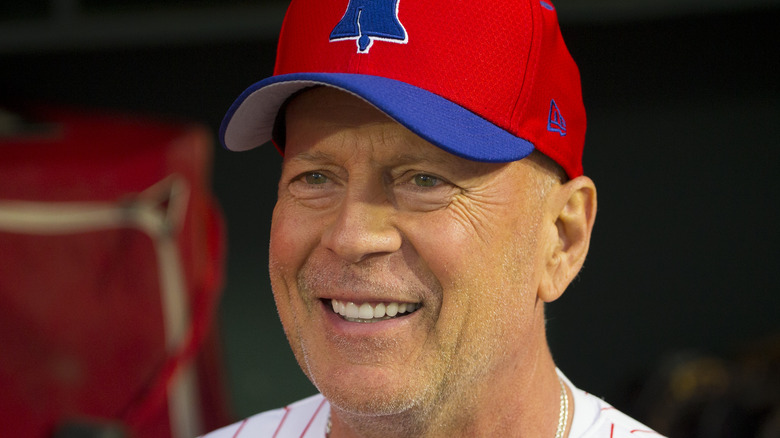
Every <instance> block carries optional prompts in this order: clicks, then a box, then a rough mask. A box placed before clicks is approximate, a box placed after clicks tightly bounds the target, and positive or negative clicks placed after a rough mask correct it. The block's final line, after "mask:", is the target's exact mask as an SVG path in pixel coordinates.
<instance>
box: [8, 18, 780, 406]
mask: <svg viewBox="0 0 780 438" xmlns="http://www.w3.org/2000/svg"><path fill="white" fill-rule="evenodd" d="M779 24H780V9H778V8H777V7H774V8H772V7H766V8H764V9H752V10H749V11H741V12H733V13H728V12H719V13H709V14H689V15H680V16H675V17H672V18H655V19H644V20H640V19H637V20H628V21H607V22H598V21H596V22H589V21H573V22H567V21H566V20H563V33H564V36H565V38H566V40H567V43H568V45H569V48H570V50H571V52H572V53H573V55H574V57H575V59H576V60H577V61H578V63H579V65H580V70H581V73H582V78H583V89H584V94H585V102H586V107H587V109H588V119H589V120H588V121H589V129H588V135H587V143H586V151H585V171H586V174H587V175H589V176H590V177H591V178H593V179H594V180H595V181H596V184H597V187H598V190H599V213H598V218H597V221H596V228H595V235H594V238H593V242H592V244H591V250H590V256H589V258H588V260H587V262H586V264H585V268H584V270H583V272H582V273H581V274H580V277H579V278H578V279H577V280H576V281H575V282H574V284H573V285H572V286H571V287H570V289H569V290H568V291H567V293H566V294H565V295H564V296H563V298H562V299H561V300H559V301H558V302H556V303H554V304H552V305H550V306H549V307H548V332H549V337H550V341H551V345H552V349H553V352H554V356H555V358H556V360H557V362H558V364H559V366H560V367H561V368H562V369H563V370H564V372H566V373H567V375H568V376H569V377H570V378H571V379H572V380H573V381H574V382H575V383H576V384H577V385H578V386H580V387H581V388H583V389H586V390H587V391H589V392H592V393H595V394H599V395H601V396H604V397H605V398H606V399H607V400H608V401H611V402H613V403H614V404H616V405H618V407H620V408H623V409H624V410H626V411H629V412H635V413H636V414H637V415H639V416H640V417H642V416H644V417H652V416H653V414H652V412H651V411H652V409H651V408H649V407H648V406H650V405H653V402H652V400H651V401H648V397H650V398H651V399H652V394H653V393H652V391H649V390H648V388H647V387H648V385H647V382H657V380H653V379H658V376H659V373H660V371H659V370H663V369H666V368H664V367H668V365H669V363H670V361H672V362H673V361H674V360H679V358H680V357H691V356H714V357H719V358H731V357H734V356H735V355H738V354H740V352H742V351H743V350H744V349H745V348H749V347H750V346H751V345H754V344H755V343H757V342H761V341H769V342H771V339H774V338H775V337H776V336H778V335H780V290H779V287H778V284H780V269H778V265H780V263H779V262H780V251H778V246H780V239H779V238H778V235H779V234H780V233H778V231H777V228H776V221H777V218H778V217H780V203H779V202H778V195H777V188H778V186H779V185H778V182H777V176H776V174H775V173H774V172H775V170H776V169H777V167H778V164H780V152H779V150H780V140H778V139H780V90H779V86H778V81H777V78H778V74H779V73H780V57H778V56H777V47H778V42H779V41H778V38H777V28H778V25H779ZM274 51H275V41H274V39H273V38H271V37H269V38H262V37H234V38H213V39H209V38H204V39H200V40H195V41H184V42H175V41H168V42H164V43H154V42H147V43H143V44H113V45H108V46H105V47H104V46H97V47H84V48H79V47H74V48H69V49H42V50H37V49H29V50H20V51H13V50H6V51H4V52H0V66H2V68H0V97H1V98H0V104H4V103H15V104H19V103H27V102H45V103H58V104H65V105H68V106H75V107H88V108H93V109H94V108H98V109H100V108H103V109H106V110H110V111H116V110H119V111H123V112H140V113H144V114H151V115H158V116H161V117H167V118H177V119H185V120H194V121H199V122H202V123H204V124H206V125H208V126H210V127H211V129H212V130H213V131H214V132H216V131H217V129H218V125H219V122H220V120H221V118H222V115H223V114H224V112H225V110H226V109H227V108H228V106H229V105H230V103H232V100H233V99H234V98H235V97H236V96H237V95H238V94H239V93H240V92H241V91H242V90H243V89H244V88H245V87H246V86H248V85H249V84H251V83H252V82H254V81H256V80H259V79H260V78H262V77H264V76H266V75H268V74H270V72H271V68H272V62H273V56H274ZM215 142H216V136H215ZM215 155H216V156H215V158H216V164H215V168H214V189H215V191H216V193H217V195H218V197H219V199H220V202H221V204H222V207H223V209H224V211H225V214H226V216H227V218H228V225H229V238H230V241H229V245H230V247H229V261H228V262H229V264H228V283H227V285H226V290H225V295H224V298H223V301H222V308H221V325H222V333H223V339H224V350H225V360H226V364H227V367H226V369H227V372H228V378H229V381H230V382H231V388H230V389H231V394H232V397H233V403H234V410H235V414H236V417H237V418H238V417H244V416H248V415H250V414H252V413H254V412H257V411H259V410H264V409H269V408H272V407H277V406H280V405H284V404H286V403H288V402H290V401H292V400H294V399H296V398H300V397H302V396H304V395H307V394H309V393H311V392H312V391H314V389H313V388H312V387H311V386H310V385H309V384H308V382H307V381H306V380H305V378H304V377H303V375H302V374H301V373H300V371H299V370H298V368H297V365H296V364H295V362H294V359H293V358H292V354H291V353H290V352H289V349H288V348H287V345H286V341H285V340H284V338H283V333H282V330H281V327H280V324H279V322H278V319H277V317H276V312H275V310H274V304H273V300H272V297H271V292H270V289H269V286H268V279H267V272H266V270H267V268H266V265H267V254H266V252H267V244H268V240H267V234H268V229H269V219H270V214H271V209H272V207H273V202H274V197H275V181H276V178H277V176H278V168H279V158H278V157H277V155H276V153H275V151H274V150H273V148H271V147H267V148H264V149H260V150H255V151H250V152H245V153H240V154H234V153H228V152H225V151H223V150H221V149H220V148H218V147H217V146H215ZM0 159H2V151H1V150H0ZM774 345H777V344H776V343H775V344H774ZM759 348H765V349H766V348H771V347H759ZM775 348H776V347H775ZM765 351H768V350H765ZM648 394H650V395H648ZM656 396H657V397H658V398H657V399H660V398H661V397H662V395H659V394H656ZM643 419H644V420H646V421H649V419H648V418H643Z"/></svg>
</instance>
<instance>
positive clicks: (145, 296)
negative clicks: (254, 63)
mask: <svg viewBox="0 0 780 438" xmlns="http://www.w3.org/2000/svg"><path fill="white" fill-rule="evenodd" d="M34 117H35V118H36V119H37V120H38V121H40V122H45V126H46V129H44V130H42V131H37V132H35V133H33V134H25V135H22V136H19V137H16V138H14V139H11V140H9V139H5V140H0V157H2V158H0V203H2V202H7V201H32V202H36V203H66V204H67V205H75V204H83V203H101V204H103V205H120V204H121V203H122V202H126V201H127V200H128V199H132V198H133V196H136V195H137V194H138V193H140V192H143V191H144V190H146V189H148V188H149V187H151V186H153V185H154V184H156V183H159V182H160V181H162V180H164V179H165V178H168V177H171V176H176V177H178V178H181V179H182V180H183V181H186V183H187V185H188V186H189V190H190V194H189V198H188V203H187V208H186V213H185V214H184V219H183V222H182V224H181V228H180V229H179V230H178V231H177V233H176V235H175V239H176V247H177V249H178V252H179V254H180V258H181V263H182V269H183V271H184V278H185V282H186V285H187V295H188V298H189V301H190V308H191V311H190V312H191V321H192V324H191V327H190V329H189V331H188V333H187V336H186V342H184V343H183V344H182V345H181V346H180V348H178V349H177V351H176V352H170V351H167V350H166V346H165V338H164V325H163V312H162V305H161V286H160V284H159V277H158V261H157V255H156V253H155V246H154V241H153V240H152V238H151V237H150V236H149V235H148V234H147V233H145V232H143V231H141V230H138V229H136V228H132V227H119V228H107V229H98V230H92V231H83V232H77V233H65V234H58V233H53V234H34V233H20V232H9V231H6V230H3V228H2V225H0V346H2V347H0V348H1V349H2V354H0V424H2V427H0V429H2V430H3V434H4V435H5V434H8V436H25V437H46V436H50V435H51V433H52V431H53V430H55V429H56V428H57V427H58V426H59V425H61V424H62V423H63V422H66V421H69V420H72V419H79V420H80V419H85V418H86V419H107V420H114V421H118V422H120V423H122V424H124V425H125V426H126V427H127V428H128V430H129V432H131V435H132V436H143V437H153V438H154V437H160V438H167V437H169V436H170V428H169V420H168V413H167V404H166V403H167V402H166V386H167V384H168V382H169V381H170V377H171V376H172V375H173V373H174V372H176V371H177V370H178V369H179V367H180V366H181V364H182V363H185V362H188V361H191V360H193V359H194V358H195V357H196V355H198V356H197V357H198V361H197V364H198V366H199V367H200V368H199V371H200V372H201V374H202V372H203V371H204V370H203V368H204V366H205V367H206V368H208V371H209V373H210V374H209V375H208V376H206V378H202V379H201V388H200V392H201V394H202V395H203V396H204V400H203V403H202V404H203V405H204V406H206V407H208V408H209V409H208V411H206V412H203V421H204V423H205V424H204V426H205V428H206V429H211V428H214V427H216V426H218V425H221V424H224V423H225V422H227V421H228V420H229V418H227V409H226V407H225V398H224V396H223V394H222V389H221V388H222V382H221V381H219V378H218V377H216V378H215V375H214V374H217V375H219V374H220V372H221V370H220V369H219V364H218V361H215V360H214V356H213V351H215V349H216V348H217V347H218V345H217V344H216V337H214V336H213V329H212V327H213V325H212V319H213V316H214V311H215V309H216V304H217V300H218V296H219V292H220V290H221V286H222V279H223V260H224V241H225V239H224V227H223V223H222V218H221V214H220V212H219V210H218V208H217V205H216V202H215V201H214V199H213V198H212V195H211V191H210V173H209V172H210V169H211V147H212V146H211V135H210V133H209V132H208V131H207V130H205V129H204V128H202V127H200V126H197V125H190V124H181V123H173V122H163V121H157V120H149V119H144V118H136V117H127V116H122V115H108V114H96V113H86V112H78V111H64V110H60V109H38V110H36V111H35V112H34ZM2 205H3V204H0V208H2ZM37 205H41V204H37Z"/></svg>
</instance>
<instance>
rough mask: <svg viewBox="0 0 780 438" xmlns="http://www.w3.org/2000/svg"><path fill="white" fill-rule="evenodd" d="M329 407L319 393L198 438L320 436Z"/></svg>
mask: <svg viewBox="0 0 780 438" xmlns="http://www.w3.org/2000/svg"><path fill="white" fill-rule="evenodd" d="M329 413H330V406H329V405H328V402H327V401H326V400H325V397H323V396H322V395H321V394H317V395H313V396H311V397H308V398H305V399H303V400H299V401H297V402H295V403H293V404H290V405H288V406H285V407H284V408H280V409H274V410H271V411H266V412H261V413H259V414H256V415H253V416H251V417H249V418H247V419H245V420H243V421H240V422H238V423H234V424H231V425H230V426H226V427H223V428H221V429H217V430H215V431H213V432H210V433H208V434H206V435H203V437H202V438H244V437H247V438H248V437H256V436H275V437H280V438H282V437H288V436H290V437H293V436H294V437H296V438H297V437H307V438H313V437H318V438H321V437H323V436H324V434H325V427H326V424H327V421H328V415H329Z"/></svg>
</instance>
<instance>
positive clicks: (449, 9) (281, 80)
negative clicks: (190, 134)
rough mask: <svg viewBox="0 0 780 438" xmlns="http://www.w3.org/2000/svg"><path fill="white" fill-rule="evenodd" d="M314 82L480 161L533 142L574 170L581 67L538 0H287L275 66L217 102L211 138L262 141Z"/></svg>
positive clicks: (502, 158)
mask: <svg viewBox="0 0 780 438" xmlns="http://www.w3.org/2000/svg"><path fill="white" fill-rule="evenodd" d="M315 85H325V86H330V87H334V88H338V89H341V90H344V91H346V92H349V93H352V94H354V95H356V96H359V97H361V98H363V99H365V100H366V101H368V102H369V103H371V104H372V105H374V106H375V107H376V108H378V109H379V110H381V111H382V112H384V113H385V114H387V115H388V116H389V117H391V118H392V119H394V120H395V121H397V122H398V123H400V124H402V125H404V126H406V127H407V128H408V129H410V130H411V131H412V132H414V133H415V134H417V135H419V136H420V137H422V138H424V139H426V140H428V141H429V142H431V143H433V144H435V145H436V146H438V147H440V148H442V149H444V150H446V151H448V152H450V153H452V154H455V155H458V156H461V157H464V158H467V159H471V160H475V161H485V162H508V161H515V160H519V159H522V158H524V157H526V156H528V154H530V153H531V152H532V151H533V150H534V149H536V150H539V151H540V152H542V153H544V154H545V155H547V156H548V157H550V158H552V159H553V160H554V161H556V162H557V163H558V164H560V165H561V166H562V167H563V169H564V170H565V171H566V173H567V174H568V175H569V177H571V178H573V177H576V176H579V175H581V174H582V149H583V146H584V143H585V108H584V106H583V103H582V91H581V86H580V76H579V71H578V69H577V66H576V64H575V63H574V60H573V59H572V58H571V55H570V54H569V51H568V49H567V48H566V45H565V44H564V42H563V37H562V36H561V33H560V28H559V26H558V18H557V14H556V11H555V8H554V7H553V6H552V4H551V3H550V2H549V1H547V0H512V1H503V0H492V1H484V0H470V1H465V2H443V1H441V0H292V2H291V3H290V6H289V8H288V10H287V15H286V16H285V19H284V23H283V25H282V31H281V35H280V37H279V46H278V50H277V58H276V65H275V68H274V75H273V76H271V77H269V78H267V79H265V80H262V81H260V82H257V83H255V84H254V85H252V86H250V87H249V88H248V89H247V90H245V91H244V92H243V93H242V94H241V95H240V96H239V97H238V99H236V101H235V102H234V103H233V105H232V106H231V107H230V109H229V110H228V113H227V114H226V116H225V119H224V120H223V122H222V127H221V128H220V140H221V141H222V143H223V144H224V145H225V147H226V148H228V149H231V150H236V151H239V150H246V149H251V148H254V147H257V146H259V145H261V144H264V143H266V142H267V141H269V140H271V135H272V131H273V126H274V123H275V120H276V117H277V114H278V112H279V110H280V108H281V107H282V105H283V104H284V102H285V101H286V100H287V99H288V98H289V97H290V96H291V95H292V94H293V93H295V92H296V91H299V90H301V89H303V88H306V87H310V86H315Z"/></svg>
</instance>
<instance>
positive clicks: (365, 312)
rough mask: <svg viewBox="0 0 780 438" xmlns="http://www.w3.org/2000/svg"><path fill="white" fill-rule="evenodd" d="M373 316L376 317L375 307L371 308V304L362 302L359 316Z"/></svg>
mask: <svg viewBox="0 0 780 438" xmlns="http://www.w3.org/2000/svg"><path fill="white" fill-rule="evenodd" d="M373 317H374V309H372V308H371V305H370V304H368V303H363V304H361V305H360V313H358V318H360V319H371V318H373Z"/></svg>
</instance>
